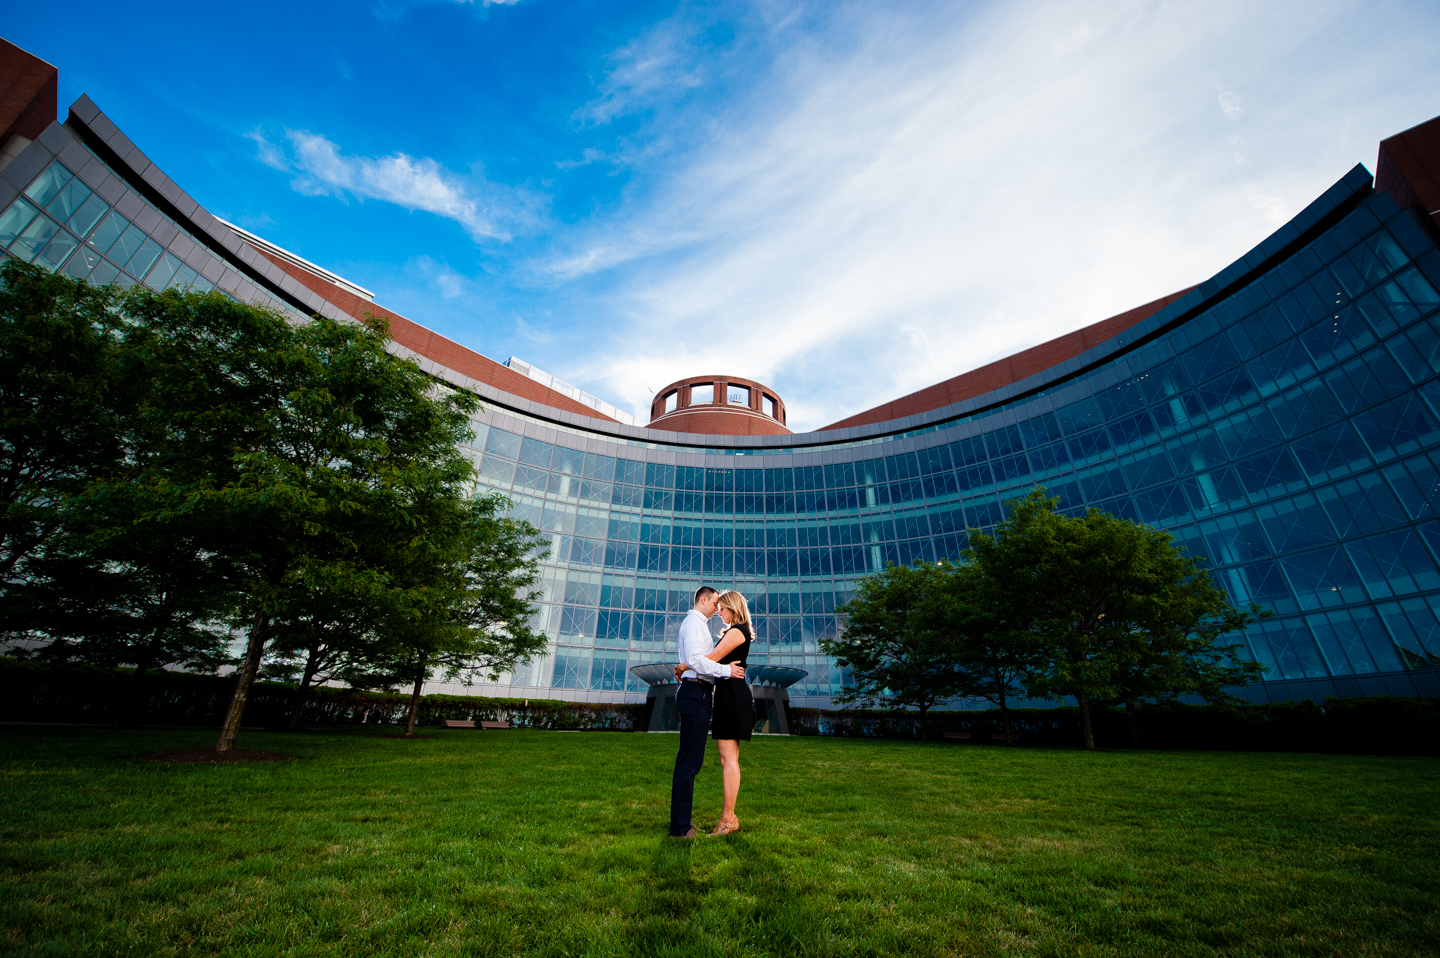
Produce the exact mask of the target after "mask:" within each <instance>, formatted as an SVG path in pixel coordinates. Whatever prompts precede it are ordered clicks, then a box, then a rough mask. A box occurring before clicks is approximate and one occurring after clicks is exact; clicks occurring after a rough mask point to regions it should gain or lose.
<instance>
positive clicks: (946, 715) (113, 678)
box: [0, 657, 1440, 755]
mask: <svg viewBox="0 0 1440 958" xmlns="http://www.w3.org/2000/svg"><path fill="white" fill-rule="evenodd" d="M134 682H135V677H134V671H133V670H131V669H107V668H101V667H98V666H88V665H74V666H63V667H62V666H52V665H48V664H44V663H38V662H29V661H24V660H20V659H12V658H4V657H0V720H4V721H12V722H15V721H20V722H26V721H28V722H79V723H90V722H96V723H103V722H108V721H110V719H111V716H112V715H113V714H114V711H115V708H116V706H117V704H118V703H119V702H120V701H121V700H122V697H123V696H126V695H129V694H131V693H132V691H133V690H134V689H135V685H134ZM234 691H235V680H234V678H232V677H220V676H213V675H191V674H189V673H185V672H155V673H150V674H149V675H147V676H145V678H144V679H143V680H142V681H141V686H140V689H139V692H140V696H139V701H138V703H137V704H136V705H135V706H134V707H133V708H132V710H131V713H130V720H131V721H132V722H136V723H144V724H153V725H213V726H216V727H218V726H219V724H220V722H221V721H222V720H223V719H224V716H225V710H226V708H228V707H229V705H230V697H231V695H232V694H233V693H234ZM295 694H296V687H295V686H293V685H285V684H281V683H277V682H257V683H256V684H255V687H254V689H253V690H252V692H251V694H250V702H249V705H248V706H247V708H246V710H245V724H246V725H247V726H252V727H254V726H271V727H283V726H285V725H286V724H287V723H288V721H289V719H290V710H291V708H292V707H293V704H294V701H295ZM409 703H410V699H409V696H407V695H400V694H393V693H386V692H357V691H354V690H351V689H335V688H325V687H321V688H317V689H313V690H312V694H311V696H310V698H309V700H308V701H307V702H306V704H305V708H304V711H303V712H302V713H301V724H302V725H308V726H316V725H320V726H329V725H358V724H379V725H400V724H403V723H404V721H405V712H406V709H407V708H408V707H409ZM788 714H789V719H790V728H791V730H792V732H793V733H794V734H796V735H834V736H848V737H863V738H892V739H911V740H918V739H919V738H920V722H919V717H918V715H917V713H915V712H901V711H894V712H882V711H863V710H847V711H829V710H823V709H805V708H790V709H789V710H788ZM1136 714H1137V724H1138V726H1139V731H1140V744H1141V746H1142V747H1144V748H1164V749H1221V750H1226V749H1228V750H1237V751H1282V752H1346V753H1352V754H1388V755H1440V699H1414V698H1369V699H1327V700H1326V701H1325V703H1324V704H1323V705H1316V704H1315V703H1313V702H1311V701H1309V700H1306V701H1303V702H1283V703H1278V704H1272V705H1245V704H1239V705H1187V704H1184V703H1164V704H1158V705H1141V706H1137V708H1136ZM1092 718H1093V721H1094V726H1095V737H1096V740H1097V742H1098V744H1099V745H1100V747H1101V748H1127V747H1129V744H1130V726H1129V723H1128V721H1127V719H1126V717H1125V712H1124V710H1123V709H1119V708H1106V707H1104V706H1097V707H1096V708H1094V709H1093V710H1092ZM446 719H471V720H474V721H482V720H483V721H508V722H509V723H510V724H511V725H512V726H514V727H516V728H542V729H565V730H577V731H578V730H586V731H614V732H629V731H634V730H636V729H643V728H645V727H646V726H647V724H648V720H649V703H645V704H634V705H631V704H613V705H604V704H592V703H587V702H560V701H555V700H550V699H532V700H530V701H528V702H526V701H524V700H522V699H499V698H482V697H480V696H471V695H426V696H423V697H422V698H421V699H420V711H419V716H418V719H417V721H418V723H419V724H420V725H428V726H436V725H440V724H442V723H443V722H444V721H445V720H446ZM1010 722H1011V727H1012V728H1013V729H1014V731H1015V732H1016V734H1018V735H1019V736H1020V737H1021V744H1023V745H1056V746H1064V747H1074V746H1077V745H1078V744H1079V742H1080V711H1079V709H1077V708H1074V707H1063V708H1053V709H1011V710H1010ZM929 727H930V738H931V739H932V740H934V741H943V740H944V733H945V732H969V733H970V734H971V735H972V737H973V738H972V741H974V742H986V741H992V740H999V739H1003V735H1002V734H1001V732H1000V711H999V710H998V709H989V710H978V711H965V712H940V711H935V712H931V713H930V719H929Z"/></svg>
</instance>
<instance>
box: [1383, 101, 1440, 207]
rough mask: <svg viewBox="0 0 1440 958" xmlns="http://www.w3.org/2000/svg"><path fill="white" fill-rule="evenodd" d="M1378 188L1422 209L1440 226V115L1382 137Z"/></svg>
mask: <svg viewBox="0 0 1440 958" xmlns="http://www.w3.org/2000/svg"><path fill="white" fill-rule="evenodd" d="M1375 188H1376V189H1377V190H1383V191H1384V192H1386V193H1389V194H1390V195H1391V196H1393V197H1394V198H1395V202H1396V203H1399V204H1400V208H1401V209H1418V210H1420V212H1421V213H1424V214H1426V215H1427V216H1429V217H1430V218H1431V220H1432V221H1433V222H1434V223H1435V224H1436V225H1437V226H1440V218H1437V217H1436V215H1435V214H1436V212H1437V211H1440V117H1436V118H1435V119H1433V120H1428V121H1426V122H1424V123H1421V124H1420V125H1419V126H1416V127H1411V128H1410V129H1408V130H1406V131H1405V132H1404V133H1397V134H1395V135H1394V136H1392V137H1390V138H1389V139H1387V140H1381V141H1380V155H1379V157H1377V159H1376V162H1375Z"/></svg>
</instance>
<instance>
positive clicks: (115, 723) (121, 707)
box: [110, 629, 161, 728]
mask: <svg viewBox="0 0 1440 958" xmlns="http://www.w3.org/2000/svg"><path fill="white" fill-rule="evenodd" d="M160 635H161V630H160V629H156V630H155V631H154V632H153V633H152V634H151V638H150V644H149V645H147V646H146V647H145V651H144V652H142V653H141V654H140V661H138V662H136V663H135V674H134V675H133V676H131V677H130V686H129V688H127V689H125V690H124V691H122V692H121V693H120V701H119V702H118V703H117V704H116V706H115V714H114V715H112V716H111V717H110V726H111V728H120V727H121V726H124V725H128V724H129V723H130V715H131V714H132V713H133V712H134V711H135V706H136V705H138V704H139V702H140V700H141V698H143V697H144V695H145V676H146V673H148V672H149V671H150V666H152V665H154V664H155V658H156V656H158V655H159V654H160Z"/></svg>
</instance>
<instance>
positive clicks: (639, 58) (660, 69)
mask: <svg viewBox="0 0 1440 958" xmlns="http://www.w3.org/2000/svg"><path fill="white" fill-rule="evenodd" d="M695 12H696V11H694V10H693V9H692V8H682V9H681V10H680V11H679V12H678V13H676V14H675V15H674V16H671V17H669V18H668V19H665V20H662V21H661V22H660V23H658V24H656V25H655V26H653V27H651V28H650V29H649V30H647V31H645V32H644V33H642V34H641V35H640V36H638V37H636V38H635V39H633V40H631V41H630V42H629V43H627V44H625V45H624V46H622V47H621V48H620V49H618V50H616V51H615V52H613V53H612V54H610V56H609V57H608V58H607V64H608V66H609V69H608V70H607V71H606V73H605V75H604V77H603V79H601V81H600V83H599V84H598V86H599V94H600V95H599V96H598V97H596V98H595V99H594V100H591V101H590V102H589V103H587V104H585V105H584V106H583V107H581V108H580V109H579V110H577V111H575V116H574V118H575V119H576V120H578V121H582V122H588V123H609V122H610V121H611V120H613V119H615V118H616V117H618V116H622V115H624V114H627V113H631V112H634V111H635V110H637V109H649V108H651V107H653V106H654V105H655V104H656V103H657V102H659V101H661V100H668V99H674V98H676V97H680V96H683V95H684V94H685V93H686V92H687V91H689V90H692V89H694V88H695V87H698V86H700V85H701V83H702V82H703V80H702V77H703V73H704V57H703V56H702V55H701V54H702V51H703V47H702V45H701V44H700V43H699V42H698V41H699V39H700V35H701V31H702V27H703V21H702V20H700V19H699V18H697V17H696V16H695V15H694V14H695Z"/></svg>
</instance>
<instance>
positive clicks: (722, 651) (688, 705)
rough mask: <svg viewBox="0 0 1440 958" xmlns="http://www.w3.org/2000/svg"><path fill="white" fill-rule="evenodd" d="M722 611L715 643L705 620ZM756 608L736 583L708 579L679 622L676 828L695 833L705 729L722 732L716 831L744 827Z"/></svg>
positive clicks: (673, 788) (718, 736)
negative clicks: (743, 763)
mask: <svg viewBox="0 0 1440 958" xmlns="http://www.w3.org/2000/svg"><path fill="white" fill-rule="evenodd" d="M716 614H718V615H719V616H720V619H721V621H723V622H724V623H725V631H724V632H722V633H721V634H720V640H719V641H718V642H714V643H713V648H712V640H711V637H710V628H709V626H708V625H707V624H706V623H707V622H709V621H710V617H711V616H712V615H716ZM751 637H752V636H751V632H750V608H749V606H747V605H746V604H745V597H744V596H743V595H741V594H740V593H738V592H735V591H734V590H730V591H726V592H717V591H716V590H714V589H712V588H710V586H708V585H704V586H701V587H700V588H699V589H697V590H696V591H695V606H694V608H692V609H691V610H690V612H689V614H688V615H686V616H685V621H684V622H682V623H681V624H680V663H681V664H679V665H677V666H675V677H676V678H677V679H679V680H680V688H679V689H677V690H676V692H675V711H676V712H678V713H679V714H680V749H679V751H678V752H677V753H676V755H675V777H674V779H673V780H672V781H671V784H670V834H671V835H672V836H673V837H675V838H694V837H695V835H696V832H695V828H694V827H693V826H692V825H691V823H690V810H691V806H692V805H693V803H694V798H695V776H696V775H697V774H699V772H700V767H701V766H702V765H704V764H705V733H706V731H709V732H710V734H711V736H712V737H713V738H714V739H715V750H716V751H717V752H719V753H720V779H721V783H722V785H723V787H724V794H725V803H724V809H723V811H721V813H720V821H719V822H718V823H717V824H716V825H715V830H714V831H712V832H711V833H710V834H711V835H728V834H730V833H731V832H735V831H739V830H740V819H738V818H736V817H735V800H736V798H738V797H739V795H740V740H741V739H744V740H745V741H747V742H748V741H750V732H751V730H752V729H754V727H755V702H754V700H753V699H752V698H751V696H750V687H749V686H748V685H746V684H745V660H746V658H747V657H748V656H749V654H750V639H751Z"/></svg>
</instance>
